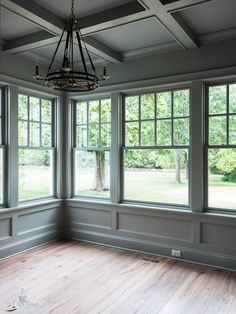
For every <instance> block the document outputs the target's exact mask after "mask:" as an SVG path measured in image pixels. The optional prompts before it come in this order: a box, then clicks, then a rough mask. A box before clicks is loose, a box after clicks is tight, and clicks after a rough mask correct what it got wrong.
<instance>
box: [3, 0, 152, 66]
mask: <svg viewBox="0 0 236 314" xmlns="http://www.w3.org/2000/svg"><path fill="white" fill-rule="evenodd" d="M1 5H2V6H3V7H5V8H7V9H8V10H11V11H13V12H14V13H16V14H18V15H21V16H23V17H24V18H25V19H27V20H29V21H31V22H32V23H34V24H35V25H38V26H39V27H41V28H43V29H45V30H48V31H49V30H50V33H53V34H54V35H56V37H55V36H54V37H53V36H50V34H49V33H47V32H45V31H39V32H37V33H34V34H30V35H27V36H22V37H20V38H16V39H13V40H9V41H6V43H5V45H4V47H3V50H4V51H6V52H10V53H12V54H16V53H24V52H26V51H30V50H32V49H37V48H40V47H42V46H45V45H48V44H53V43H56V42H58V36H59V35H60V34H61V32H62V30H63V27H64V24H65V22H64V21H63V20H61V19H60V18H58V17H56V16H55V15H53V14H52V13H51V12H49V11H47V10H45V9H44V8H42V7H41V6H39V5H37V4H36V3H32V1H29V0H2V2H1ZM150 15H151V13H150V12H147V11H146V10H145V9H144V7H143V6H142V5H141V4H140V3H138V2H137V1H133V2H131V3H128V4H125V5H121V6H119V7H116V8H113V9H109V10H106V11H103V12H102V13H97V14H93V15H91V16H88V17H84V18H81V19H80V20H79V26H80V29H81V33H82V35H83V36H84V37H86V43H87V44H88V49H89V51H91V52H92V53H94V54H96V55H97V56H99V57H101V58H102V59H105V60H106V61H109V62H112V63H114V62H115V63H117V62H122V57H121V55H120V54H119V53H117V52H116V51H114V50H113V49H111V48H109V47H107V46H106V45H104V44H102V43H100V42H99V41H97V40H95V39H93V38H91V37H90V35H91V34H95V33H97V32H101V31H103V30H105V29H108V28H111V27H116V26H120V25H123V24H127V23H131V22H133V21H137V20H140V19H143V18H147V17H148V16H150Z"/></svg>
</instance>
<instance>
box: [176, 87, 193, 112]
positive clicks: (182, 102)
mask: <svg viewBox="0 0 236 314" xmlns="http://www.w3.org/2000/svg"><path fill="white" fill-rule="evenodd" d="M184 116H189V90H188V89H185V90H177V91H174V117H184Z"/></svg>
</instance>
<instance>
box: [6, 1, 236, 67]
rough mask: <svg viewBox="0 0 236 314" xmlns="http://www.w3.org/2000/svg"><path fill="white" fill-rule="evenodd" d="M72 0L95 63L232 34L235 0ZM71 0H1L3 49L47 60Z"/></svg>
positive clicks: (235, 27)
mask: <svg viewBox="0 0 236 314" xmlns="http://www.w3.org/2000/svg"><path fill="white" fill-rule="evenodd" d="M74 1H75V13H76V16H77V17H78V18H79V21H78V22H79V27H80V29H81V32H82V34H83V36H84V39H85V41H86V43H87V46H88V49H89V51H90V52H91V56H92V59H93V61H94V62H95V63H103V62H104V61H106V62H108V63H120V62H124V61H125V60H127V59H130V58H136V57H140V56H144V55H149V54H155V53H165V52H169V51H172V50H176V49H185V50H186V49H187V50H189V49H198V48H199V47H201V46H202V45H208V44H209V43H211V42H214V41H223V40H225V39H234V38H235V39H236V13H235V12H236V1H235V0H96V1H94V0H74ZM70 3H71V1H70V0H50V1H49V0H30V1H29V0H0V4H1V6H0V9H1V11H0V14H1V19H0V23H1V28H0V39H1V45H2V50H3V51H5V52H7V53H9V54H20V55H23V56H25V57H27V58H30V59H33V60H34V61H37V62H38V63H44V64H48V63H49V62H50V59H51V58H52V56H53V53H54V50H55V48H56V43H57V42H58V39H59V36H60V35H61V32H62V30H63V27H64V25H65V21H66V18H67V17H68V15H69V14H70V5H71V4H70ZM59 53H60V51H59ZM61 53H62V52H61ZM56 61H58V62H59V59H58V60H56ZM76 61H77V62H80V60H79V58H78V59H77V60H76Z"/></svg>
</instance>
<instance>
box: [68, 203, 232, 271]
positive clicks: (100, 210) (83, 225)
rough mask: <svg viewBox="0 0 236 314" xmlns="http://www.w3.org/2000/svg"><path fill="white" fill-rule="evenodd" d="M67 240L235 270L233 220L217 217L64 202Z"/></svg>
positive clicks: (186, 212) (133, 207)
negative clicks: (178, 252)
mask: <svg viewBox="0 0 236 314" xmlns="http://www.w3.org/2000/svg"><path fill="white" fill-rule="evenodd" d="M67 204H68V209H67V210H68V218H67V219H68V225H69V230H70V233H69V235H68V237H69V238H73V239H79V240H84V241H91V242H95V243H102V244H105V245H111V246H117V247H122V248H126V249H130V250H137V251H142V252H148V253H152V254H158V255H163V256H168V257H171V250H172V249H177V250H181V252H182V257H181V259H183V260H187V261H193V262H197V263H203V264H208V265H213V266H217V267H223V268H228V269H233V270H236V219H235V216H232V217H230V216H228V217H226V216H225V217H224V216H222V215H217V214H209V213H202V214H200V213H193V212H188V211H180V210H174V209H173V210H171V209H160V208H159V209H158V208H148V207H141V206H129V205H124V204H123V205H122V204H117V205H115V204H103V205H101V204H99V203H89V202H77V201H74V200H73V201H72V200H70V201H68V202H67Z"/></svg>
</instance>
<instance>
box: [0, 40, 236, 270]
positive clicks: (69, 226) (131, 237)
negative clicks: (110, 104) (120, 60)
mask: <svg viewBox="0 0 236 314" xmlns="http://www.w3.org/2000/svg"><path fill="white" fill-rule="evenodd" d="M235 55H236V41H225V42H224V43H221V44H213V45H209V46H207V47H203V48H200V49H197V50H194V51H175V52H172V53H166V54H158V55H155V56H148V57H143V58H140V59H134V60H132V61H127V62H126V63H124V64H119V65H113V66H110V67H109V70H110V74H111V76H112V78H111V80H110V81H107V82H106V84H107V85H106V86H105V87H104V88H101V89H100V90H99V92H101V93H102V92H107V91H115V90H116V91H124V90H129V89H134V88H141V87H147V86H150V85H153V86H155V85H158V84H167V83H171V82H172V83H177V82H182V81H192V80H195V79H197V80H199V79H200V80H201V79H210V78H214V77H222V76H230V77H232V76H235V74H236V70H235V65H236V59H235ZM0 59H1V61H0V62H1V63H0V74H3V75H2V77H1V79H0V81H4V80H5V82H6V81H11V83H12V84H13V83H14V82H15V84H18V85H19V84H21V83H22V81H21V82H20V81H18V80H17V79H19V78H21V79H23V80H25V81H28V82H31V79H29V74H30V75H31V73H32V65H33V63H31V62H28V61H26V60H24V61H23V58H19V57H18V56H6V55H3V54H1V55H0ZM14 78H17V79H14ZM150 80H151V81H150ZM27 84H28V83H27ZM27 84H26V85H27ZM30 84H31V83H30ZM30 86H31V88H32V89H33V88H36V89H40V88H39V87H36V85H30ZM62 99H63V102H64V103H63V105H66V104H67V106H64V107H63V106H62V108H61V111H60V112H61V113H60V117H59V119H60V123H61V124H60V126H61V128H60V132H61V135H63V136H62V143H61V144H59V151H61V152H64V155H63V158H61V160H60V164H59V165H58V169H59V168H60V166H61V165H62V171H61V176H60V183H59V187H58V193H57V195H58V197H60V196H61V198H63V199H64V200H63V201H60V200H54V201H52V200H51V201H49V202H48V203H47V202H45V203H43V204H34V205H33V204H32V205H27V206H25V207H20V208H10V209H3V210H1V211H0V258H1V257H6V256H9V255H11V254H14V253H17V252H19V251H22V250H25V249H28V248H30V247H33V246H35V245H39V244H42V243H45V242H48V241H51V240H53V239H57V238H59V237H67V238H73V239H79V240H83V241H92V242H96V243H101V244H105V245H112V246H118V247H123V248H127V249H130V250H138V251H144V252H150V253H154V254H160V255H164V256H170V253H171V249H180V250H181V252H182V259H184V260H189V261H195V262H200V263H205V264H210V265H214V266H218V267H224V268H229V269H234V270H236V216H235V215H231V216H230V215H226V214H225V215H221V214H214V213H197V212H191V210H192V209H194V208H191V209H190V211H186V210H176V209H174V208H173V209H163V208H152V207H141V206H136V205H128V204H110V203H98V202H95V201H90V202H89V201H81V200H78V199H70V195H71V193H72V191H71V181H70V178H71V146H70V145H71V144H70V143H71V142H70V130H69V125H70V114H69V108H70V106H69V100H68V98H67V97H66V95H63V98H62ZM63 126H64V127H65V126H67V128H66V129H65V128H64V127H63ZM199 166H201V165H199ZM198 169H199V168H198ZM58 171H60V170H58ZM195 172H196V174H197V169H196V170H195ZM195 184H196V185H195V187H196V186H198V188H199V189H201V188H202V187H201V186H200V184H201V182H200V180H199V181H198V182H195ZM66 199H67V200H66ZM196 203H197V200H195V204H196ZM199 204H201V201H200V202H199ZM199 206H200V205H199ZM198 209H201V208H197V210H196V211H198Z"/></svg>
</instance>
